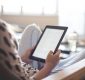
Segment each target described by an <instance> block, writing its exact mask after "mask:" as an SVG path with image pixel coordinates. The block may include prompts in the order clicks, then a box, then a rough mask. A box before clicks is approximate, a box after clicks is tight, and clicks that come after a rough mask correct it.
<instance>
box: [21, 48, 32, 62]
mask: <svg viewBox="0 0 85 80" xmlns="http://www.w3.org/2000/svg"><path fill="white" fill-rule="evenodd" d="M32 50H33V48H30V49H27V50H26V51H25V52H24V53H23V55H22V56H21V59H22V61H23V62H25V63H29V62H30V61H31V60H30V59H29V57H30V55H31V52H32Z"/></svg>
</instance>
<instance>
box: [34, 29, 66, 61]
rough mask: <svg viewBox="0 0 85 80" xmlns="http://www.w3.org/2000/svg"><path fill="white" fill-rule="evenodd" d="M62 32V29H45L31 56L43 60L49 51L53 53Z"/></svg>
mask: <svg viewBox="0 0 85 80" xmlns="http://www.w3.org/2000/svg"><path fill="white" fill-rule="evenodd" d="M64 32H65V30H64V29H53V28H46V30H45V31H44V33H43V35H42V37H41V39H40V41H39V43H38V45H37V46H36V48H35V50H34V52H33V55H32V56H34V57H36V58H40V59H43V60H45V59H46V58H47V55H48V53H49V51H50V50H52V51H53V52H54V51H55V49H56V47H58V46H59V41H60V40H61V38H62V36H63V33H64Z"/></svg>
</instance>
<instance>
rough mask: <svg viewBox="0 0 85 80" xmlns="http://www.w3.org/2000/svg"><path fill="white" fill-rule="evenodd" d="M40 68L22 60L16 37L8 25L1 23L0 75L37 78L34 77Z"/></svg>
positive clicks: (25, 79)
mask: <svg viewBox="0 0 85 80" xmlns="http://www.w3.org/2000/svg"><path fill="white" fill-rule="evenodd" d="M37 71H38V70H37V69H34V68H32V67H31V66H30V65H29V64H26V63H24V62H22V60H21V58H20V57H19V55H18V45H17V42H16V39H15V38H14V36H13V35H12V34H11V32H10V31H9V29H8V26H7V25H6V24H4V23H0V75H1V77H3V78H4V80H6V79H7V78H10V79H11V80H35V79H34V78H32V76H33V75H34V74H36V72H37Z"/></svg>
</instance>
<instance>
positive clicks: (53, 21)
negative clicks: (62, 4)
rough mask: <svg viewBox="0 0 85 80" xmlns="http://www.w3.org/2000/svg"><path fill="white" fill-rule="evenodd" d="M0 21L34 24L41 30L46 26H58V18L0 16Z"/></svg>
mask: <svg viewBox="0 0 85 80" xmlns="http://www.w3.org/2000/svg"><path fill="white" fill-rule="evenodd" d="M0 19H3V20H6V21H7V22H10V23H14V24H21V25H28V24H31V23H36V24H38V25H39V26H40V27H41V28H43V27H45V26H46V25H58V16H24V15H0Z"/></svg>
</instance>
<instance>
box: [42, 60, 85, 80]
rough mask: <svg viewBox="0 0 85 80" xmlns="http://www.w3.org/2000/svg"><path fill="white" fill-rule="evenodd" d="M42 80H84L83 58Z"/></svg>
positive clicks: (84, 66) (84, 65)
mask: <svg viewBox="0 0 85 80" xmlns="http://www.w3.org/2000/svg"><path fill="white" fill-rule="evenodd" d="M43 80H85V59H83V60H81V61H79V62H77V63H75V64H73V65H71V66H69V67H67V68H65V69H63V70H61V71H59V72H58V73H54V74H52V75H50V76H48V77H46V78H45V79H43Z"/></svg>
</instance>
